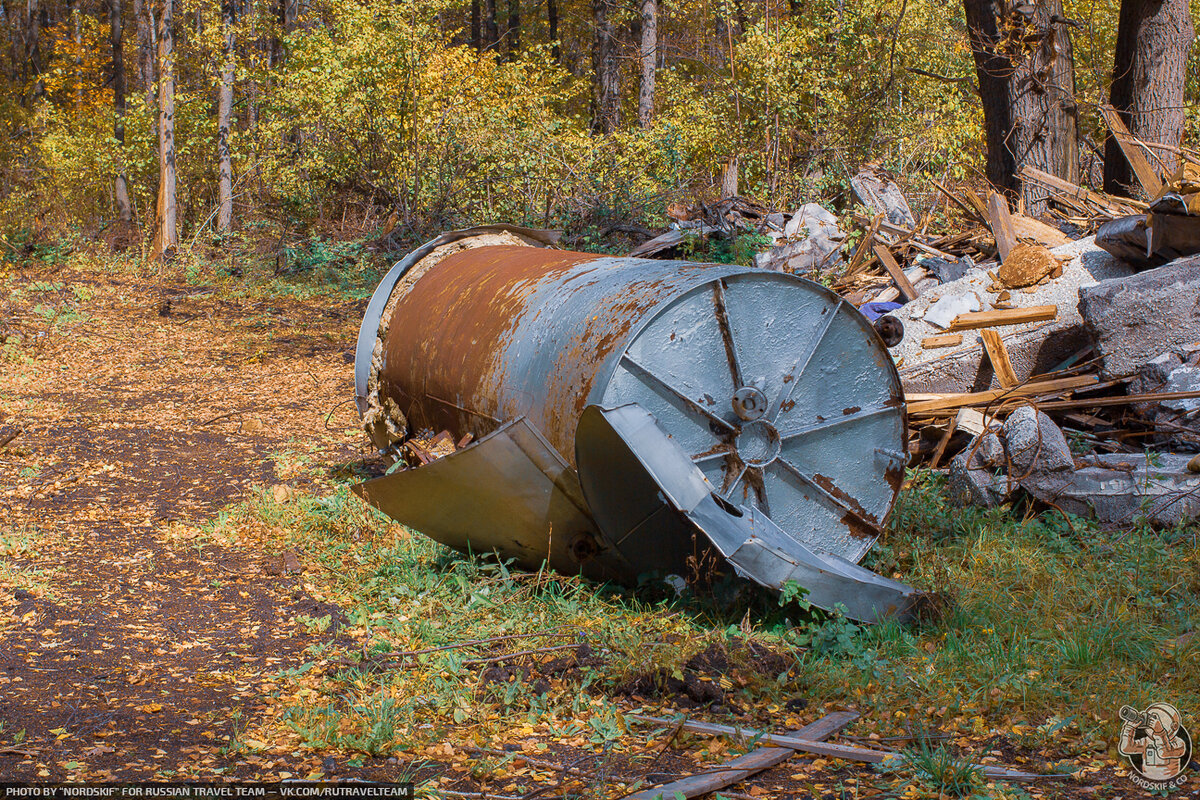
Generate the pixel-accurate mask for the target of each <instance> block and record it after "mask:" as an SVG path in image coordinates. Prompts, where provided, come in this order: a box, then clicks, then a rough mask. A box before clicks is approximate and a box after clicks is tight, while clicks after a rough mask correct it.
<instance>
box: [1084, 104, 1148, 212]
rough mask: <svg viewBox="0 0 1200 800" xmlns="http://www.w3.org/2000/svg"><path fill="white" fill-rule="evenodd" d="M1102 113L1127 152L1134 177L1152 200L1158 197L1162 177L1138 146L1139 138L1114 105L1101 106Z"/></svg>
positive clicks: (1118, 142)
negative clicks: (1135, 136)
mask: <svg viewBox="0 0 1200 800" xmlns="http://www.w3.org/2000/svg"><path fill="white" fill-rule="evenodd" d="M1100 113H1101V115H1103V117H1104V122H1105V123H1106V124H1107V125H1108V129H1109V130H1110V131H1112V135H1113V136H1114V137H1116V140H1117V144H1118V145H1119V146H1120V148H1121V152H1122V153H1124V154H1125V159H1126V160H1127V161H1128V162H1129V166H1131V167H1133V174H1134V177H1136V178H1137V182H1138V183H1140V184H1141V185H1142V191H1143V192H1145V193H1146V197H1148V198H1149V199H1151V200H1153V199H1154V198H1156V197H1158V195H1159V194H1160V193H1161V192H1162V187H1163V183H1162V179H1161V178H1159V177H1158V173H1157V172H1155V171H1154V167H1152V166H1150V162H1149V161H1147V160H1146V154H1145V153H1143V152H1142V149H1141V148H1140V147H1138V141H1137V139H1135V138H1133V134H1132V133H1130V132H1129V129H1128V128H1126V127H1125V122H1124V121H1123V120H1122V119H1121V115H1120V114H1119V113H1117V110H1116V109H1115V108H1113V107H1112V106H1100Z"/></svg>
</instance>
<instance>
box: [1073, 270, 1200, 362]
mask: <svg viewBox="0 0 1200 800" xmlns="http://www.w3.org/2000/svg"><path fill="white" fill-rule="evenodd" d="M1079 311H1080V314H1081V315H1082V317H1083V321H1084V324H1085V326H1086V328H1087V332H1088V334H1089V335H1090V336H1091V338H1092V341H1093V343H1094V344H1095V347H1096V351H1097V353H1098V354H1099V356H1100V357H1101V376H1102V378H1103V379H1105V380H1111V379H1113V378H1117V377H1123V376H1125V375H1131V374H1133V373H1135V372H1137V371H1138V368H1139V367H1141V366H1142V365H1143V364H1145V363H1146V362H1147V361H1149V360H1151V359H1153V358H1155V357H1157V356H1158V355H1160V354H1161V353H1162V352H1163V351H1164V350H1169V349H1174V348H1176V347H1180V346H1183V345H1188V344H1191V343H1194V342H1196V341H1200V256H1192V257H1189V258H1183V259H1179V260H1177V261H1174V262H1172V263H1170V264H1167V265H1166V266H1162V267H1156V268H1154V269H1148V270H1146V271H1145V272H1139V273H1137V274H1135V275H1128V276H1125V277H1115V278H1110V279H1108V280H1103V281H1100V282H1099V283H1098V284H1096V285H1094V286H1087V287H1084V288H1082V289H1080V292H1079Z"/></svg>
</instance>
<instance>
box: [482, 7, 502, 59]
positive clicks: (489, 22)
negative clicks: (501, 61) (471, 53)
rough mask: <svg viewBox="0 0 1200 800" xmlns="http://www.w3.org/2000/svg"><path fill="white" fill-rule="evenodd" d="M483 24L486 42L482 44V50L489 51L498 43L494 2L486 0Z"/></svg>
mask: <svg viewBox="0 0 1200 800" xmlns="http://www.w3.org/2000/svg"><path fill="white" fill-rule="evenodd" d="M485 24H486V27H487V30H486V36H487V41H486V42H484V45H483V49H484V50H491V49H492V48H494V47H495V46H496V45H497V44H498V43H499V42H500V25H499V24H498V23H497V22H496V0H487V18H486V20H485Z"/></svg>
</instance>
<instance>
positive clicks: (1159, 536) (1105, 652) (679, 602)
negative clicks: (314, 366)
mask: <svg viewBox="0 0 1200 800" xmlns="http://www.w3.org/2000/svg"><path fill="white" fill-rule="evenodd" d="M311 468H312V469H317V468H318V467H317V466H312V467H311ZM347 477H349V476H347ZM323 479H324V480H326V481H328V480H330V474H328V473H326V474H325V475H324V476H323ZM334 480H336V478H335V479H334ZM281 532H282V533H281ZM207 533H208V534H209V535H210V536H212V537H213V538H215V539H216V540H218V541H226V542H243V543H247V544H249V543H254V542H261V541H265V540H266V538H269V537H270V536H276V537H278V536H282V537H283V540H282V541H275V542H274V544H273V545H272V546H275V547H280V548H282V547H288V548H293V549H295V550H296V551H297V552H300V553H301V554H302V556H303V559H304V560H305V562H306V564H308V565H309V572H308V579H309V582H310V585H311V589H312V591H313V593H314V596H316V597H318V599H321V600H323V601H327V602H333V603H336V604H337V605H338V606H339V608H340V609H341V612H342V614H344V617H345V619H344V620H343V622H344V623H345V624H346V625H347V626H348V630H349V631H350V635H351V639H352V642H351V643H350V644H344V645H333V646H326V645H322V646H321V647H320V648H318V649H317V650H316V651H314V653H313V658H314V662H317V661H320V660H321V659H322V658H326V657H335V658H341V659H344V660H348V661H350V662H355V661H364V663H362V664H361V665H358V666H354V665H353V663H352V664H351V665H350V666H348V667H347V668H345V669H341V670H334V671H329V670H325V671H322V670H319V669H309V670H304V671H299V672H297V673H296V674H292V675H287V676H284V677H285V681H284V683H285V686H286V687H287V688H285V689H284V690H283V691H282V694H281V696H280V698H279V700H280V702H281V703H282V707H283V708H284V709H285V711H284V712H283V713H282V715H281V716H280V717H279V718H278V719H279V724H280V727H279V729H278V730H279V731H283V734H282V735H283V736H284V738H286V739H288V741H290V742H291V743H292V744H295V745H298V746H302V747H305V748H315V749H325V748H330V749H339V750H343V751H347V752H357V753H361V754H363V755H364V756H365V757H370V756H380V755H386V754H390V753H408V754H416V753H420V752H421V751H422V749H423V748H425V747H427V746H429V745H431V744H433V743H437V742H441V741H445V740H450V741H474V742H476V743H487V742H489V741H490V742H492V743H493V744H494V743H495V742H498V741H501V740H503V739H504V738H505V737H510V736H513V735H514V731H515V732H517V734H520V733H521V732H524V733H526V734H531V733H532V732H534V731H536V732H537V735H539V736H542V737H549V738H552V739H557V740H574V741H578V742H586V743H588V744H589V745H590V746H593V747H596V748H611V749H612V750H613V751H617V752H620V751H622V750H623V749H625V750H628V749H629V748H630V747H631V746H634V745H636V737H633V738H631V736H630V732H631V731H633V730H635V729H632V728H631V727H630V724H629V721H628V720H627V719H625V717H624V715H623V711H622V709H623V708H624V709H628V708H629V707H630V705H631V703H629V702H628V700H627V698H625V697H624V696H621V695H619V694H618V693H617V691H616V690H617V689H618V687H620V686H622V685H623V684H625V683H626V682H628V681H629V680H630V679H631V678H633V677H635V676H638V675H643V674H647V673H654V672H657V671H661V674H665V675H671V674H680V670H682V669H683V666H684V662H686V661H687V659H688V658H689V657H690V656H692V655H693V654H695V653H696V652H698V651H701V650H704V649H705V648H706V647H707V646H709V645H710V644H714V643H715V644H718V645H720V646H722V647H724V648H725V649H726V650H727V652H728V653H729V654H730V669H729V673H728V674H729V675H730V676H731V677H732V678H734V679H735V680H733V681H732V683H731V688H730V691H729V695H728V697H729V699H730V700H732V701H733V702H736V703H737V704H739V705H740V706H742V707H743V708H748V709H750V710H751V711H752V712H754V711H757V712H761V713H762V714H763V715H764V724H767V725H770V724H772V721H773V720H774V719H775V718H776V716H775V715H777V714H778V713H779V709H780V708H781V707H782V705H783V703H784V702H786V700H787V699H788V698H792V697H796V696H804V697H808V698H813V699H814V702H816V703H827V704H829V705H830V706H832V707H852V708H856V709H858V710H859V711H860V712H861V713H862V715H863V722H862V723H860V728H859V730H860V731H862V730H866V731H878V732H879V733H880V734H882V735H907V736H910V737H912V738H914V739H915V740H916V741H922V739H921V732H923V731H929V730H934V729H937V730H940V731H942V732H944V733H945V734H949V735H950V736H951V737H955V738H958V737H961V740H963V741H968V742H972V743H975V744H979V745H982V743H983V742H984V741H985V740H987V739H989V738H990V737H994V736H1001V737H1003V738H1005V739H1007V740H1008V741H1010V742H1011V743H1012V744H1014V745H1015V746H1018V747H1028V748H1033V749H1037V750H1040V751H1045V752H1046V753H1048V756H1047V757H1051V756H1052V757H1053V758H1054V759H1068V760H1070V759H1075V760H1074V761H1071V762H1070V763H1069V764H1068V765H1067V767H1066V768H1068V769H1078V768H1079V767H1080V766H1082V765H1083V764H1085V763H1088V762H1089V759H1095V758H1108V757H1109V756H1112V754H1113V753H1114V752H1115V749H1114V748H1115V737H1116V735H1117V732H1118V729H1119V725H1118V723H1117V718H1116V710H1117V709H1118V708H1119V707H1120V706H1121V705H1123V704H1126V703H1128V704H1132V705H1135V706H1139V707H1144V706H1145V705H1146V704H1148V703H1150V702H1153V701H1157V700H1164V701H1168V702H1172V703H1174V704H1175V705H1176V706H1178V707H1179V708H1187V709H1196V708H1200V650H1198V648H1197V646H1196V644H1195V643H1194V640H1192V641H1189V640H1187V639H1186V637H1185V639H1183V640H1181V641H1182V642H1183V643H1181V644H1179V645H1178V646H1174V642H1175V640H1176V639H1177V638H1178V637H1180V636H1182V635H1183V634H1185V633H1187V632H1189V631H1190V630H1191V627H1192V626H1193V625H1194V624H1195V622H1194V621H1195V620H1196V619H1200V600H1198V598H1200V570H1197V569H1196V559H1197V554H1196V550H1195V547H1194V545H1193V544H1192V542H1193V538H1192V536H1193V533H1194V532H1193V531H1191V530H1179V531H1166V532H1156V531H1151V530H1148V529H1145V528H1141V527H1133V528H1129V529H1125V530H1119V531H1104V530H1101V529H1099V528H1098V527H1096V526H1095V525H1092V524H1090V523H1088V522H1086V521H1084V520H1080V519H1070V520H1067V519H1065V518H1064V517H1062V516H1061V515H1059V514H1057V513H1050V514H1044V515H1041V516H1032V517H1030V518H1028V519H1025V518H1024V517H1022V516H1021V512H1020V510H1013V509H1000V510H992V511H981V510H975V509H963V508H958V507H954V506H951V505H950V504H949V502H948V501H947V500H946V497H945V494H944V488H943V486H942V485H941V482H940V480H939V479H937V478H935V477H933V476H930V475H929V474H926V473H916V474H913V475H912V476H910V482H909V485H908V487H907V488H906V490H905V492H904V493H903V494H902V497H901V500H900V502H899V504H898V506H897V508H896V511H895V513H894V515H893V519H892V523H891V529H890V531H889V532H888V534H887V536H886V537H885V538H884V540H883V541H882V542H881V543H880V545H879V546H878V547H877V549H876V550H875V551H874V552H873V554H872V556H871V557H870V558H869V561H870V564H871V565H872V566H873V568H874V569H876V570H877V571H880V572H881V573H883V574H886V575H893V574H894V575H895V576H896V577H899V578H902V579H904V580H906V581H908V582H911V583H913V584H915V585H917V586H919V587H921V588H925V589H928V590H933V591H936V592H937V593H938V594H939V596H940V597H941V598H942V602H941V608H942V612H941V614H940V616H939V617H938V618H937V619H936V620H931V621H926V622H922V623H919V624H914V625H908V626H903V625H899V624H896V623H884V624H881V625H877V626H873V627H864V626H860V625H857V624H855V623H853V622H851V621H849V620H847V619H845V618H844V617H842V616H840V615H837V614H833V615H827V614H821V613H814V612H807V611H805V610H804V609H803V608H802V606H801V605H800V604H797V603H794V602H793V603H790V604H786V605H784V606H782V607H781V606H780V605H779V603H778V601H777V600H775V599H774V597H773V596H771V595H767V594H764V593H759V592H753V591H746V590H745V589H744V587H742V586H741V584H740V583H737V582H734V583H731V584H729V585H726V586H724V587H721V586H718V587H715V588H713V589H711V590H709V591H707V592H705V593H704V594H703V595H702V596H697V595H690V594H685V595H684V596H683V597H677V596H675V594H674V592H671V591H667V590H666V589H665V587H663V586H662V585H660V584H656V583H653V582H652V583H651V584H649V585H647V586H646V587H643V588H642V589H641V590H639V591H627V590H618V589H613V588H610V587H601V586H598V585H596V584H592V583H589V582H586V581H583V580H581V579H579V578H574V577H568V576H563V575H558V574H554V573H549V572H539V573H530V572H524V571H519V570H515V569H511V568H509V567H508V566H507V565H505V564H502V563H499V562H497V561H495V560H491V559H487V558H470V557H466V556H464V555H461V554H458V553H455V552H452V551H450V550H448V549H447V548H445V547H443V546H441V545H438V544H436V543H434V542H432V541H431V540H429V539H426V538H425V537H422V536H420V535H418V534H412V533H411V532H409V531H407V530H406V529H404V528H403V527H401V526H399V525H396V524H394V523H392V522H390V521H389V520H386V519H384V518H383V517H381V516H380V515H379V514H377V513H376V512H375V511H374V510H372V509H370V508H369V507H367V506H365V505H364V504H363V503H361V502H359V501H358V500H357V498H355V497H354V496H353V495H351V494H350V493H349V491H348V484H334V488H333V489H332V491H330V493H329V494H327V495H325V496H322V497H300V498H297V499H294V500H290V501H286V502H277V501H276V500H275V499H274V497H273V496H272V495H271V494H270V493H264V494H263V495H262V496H261V497H259V498H257V499H255V500H253V501H252V502H249V503H247V504H245V505H242V506H239V507H235V508H232V509H230V510H228V513H226V514H223V515H222V516H221V517H219V518H218V520H216V521H215V522H214V523H213V524H212V525H211V526H210V527H209V529H208V530H207ZM265 537H266V538H265ZM296 624H297V625H298V626H301V627H302V628H303V629H307V630H309V631H310V632H317V631H319V630H320V628H321V627H322V626H326V625H327V624H329V623H328V621H327V620H325V619H324V618H323V617H317V618H313V617H304V618H297V620H296ZM531 632H532V633H547V632H550V633H560V634H563V636H561V637H558V638H555V637H542V638H539V637H529V638H521V639H514V640H512V641H505V642H502V643H493V644H484V645H477V646H472V647H466V648H451V649H446V650H440V651H437V652H430V653H425V654H422V655H419V656H416V657H413V658H410V659H403V660H398V659H397V658H396V656H395V653H396V652H398V651H412V650H425V649H428V648H435V647H441V646H444V645H447V644H458V643H463V642H468V641H472V640H476V639H487V638H489V637H496V636H505V635H514V634H529V633H531ZM581 637H585V638H586V641H587V642H588V645H589V647H590V648H592V650H593V652H595V653H597V654H599V655H600V656H602V658H601V660H600V663H598V664H597V665H594V666H588V667H585V668H584V669H582V670H581V671H580V672H579V674H578V675H575V676H573V677H571V678H570V679H564V680H562V681H558V682H556V684H555V690H554V691H553V692H550V693H548V694H543V693H542V692H541V691H538V690H537V688H536V687H535V686H533V685H532V684H533V682H532V681H523V680H520V679H519V678H517V679H508V680H504V681H500V682H489V681H487V680H485V679H484V678H483V673H484V670H483V667H482V666H481V665H478V664H475V665H473V664H471V663H470V661H471V659H478V658H480V657H485V656H490V655H492V654H495V653H501V652H509V651H517V650H524V649H529V648H537V647H545V646H551V645H555V644H560V643H569V642H575V641H578V640H580V638H581ZM747 642H756V643H758V644H760V645H762V646H765V647H767V648H769V649H771V650H774V651H775V652H778V653H782V654H785V655H786V656H788V657H790V658H791V659H792V661H791V663H792V664H793V667H792V669H791V670H790V671H784V672H783V673H782V674H779V675H773V676H772V675H762V674H760V673H758V672H755V671H754V670H753V669H750V667H751V666H752V665H753V663H754V661H755V656H754V655H753V654H751V653H749V652H747V651H746V649H745V648H746V643H747ZM567 652H569V651H567ZM256 735H257V736H258V737H259V738H263V737H265V736H267V734H265V733H258V734H256ZM289 746H290V745H289ZM922 747H923V748H924V749H920V748H918V749H914V750H910V751H909V753H908V755H907V756H906V761H905V764H904V768H903V770H901V772H902V775H900V776H899V777H897V778H896V779H897V780H901V781H907V782H908V785H910V786H916V787H919V789H920V791H921V792H927V793H930V794H931V796H936V795H938V794H939V793H941V794H949V795H954V796H966V795H968V794H971V793H972V792H977V791H980V789H979V785H978V782H977V780H976V778H977V775H976V773H975V772H974V771H972V770H971V769H969V768H968V765H967V761H966V760H965V759H964V758H963V757H961V756H956V755H954V753H955V752H958V751H952V750H949V749H945V748H941V749H938V748H934V749H930V747H929V746H928V744H924V745H922ZM635 749H636V747H635ZM1106 753H1108V755H1107V756H1106V755H1105V754H1106ZM1014 796H1017V795H1014Z"/></svg>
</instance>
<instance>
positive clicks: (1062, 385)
mask: <svg viewBox="0 0 1200 800" xmlns="http://www.w3.org/2000/svg"><path fill="white" fill-rule="evenodd" d="M1098 381H1099V378H1097V377H1096V376H1095V375H1076V376H1073V377H1070V378H1057V379H1055V380H1052V381H1038V382H1037V383H1023V384H1021V385H1020V386H1014V387H1013V388H1011V389H988V390H986V391H982V392H967V393H964V394H948V395H945V396H943V397H940V398H937V399H933V400H919V401H917V402H910V403H909V404H908V413H909V414H928V413H930V412H934V411H943V410H946V409H959V408H962V407H963V406H985V405H988V404H989V403H994V402H995V401H997V400H1000V399H1007V398H1010V397H1036V396H1038V395H1043V394H1058V393H1059V392H1066V391H1071V390H1074V389H1082V388H1085V387H1088V386H1095V385H1096V383H1097V382H1098ZM1122 399H1124V398H1122ZM1038 407H1039V408H1045V407H1046V405H1045V404H1044V403H1038Z"/></svg>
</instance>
